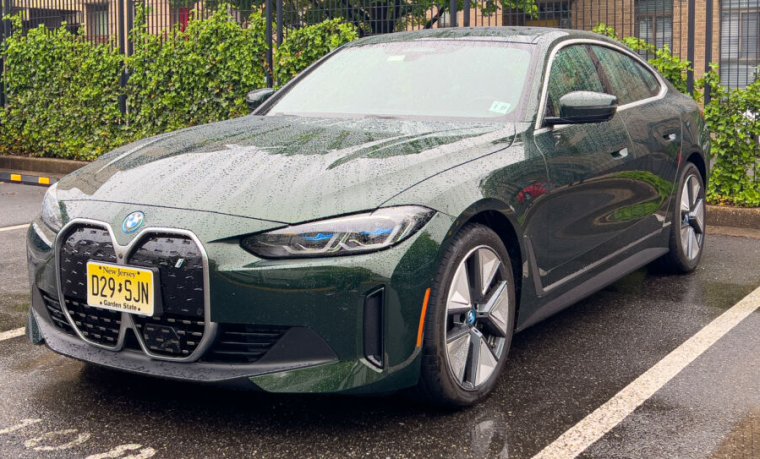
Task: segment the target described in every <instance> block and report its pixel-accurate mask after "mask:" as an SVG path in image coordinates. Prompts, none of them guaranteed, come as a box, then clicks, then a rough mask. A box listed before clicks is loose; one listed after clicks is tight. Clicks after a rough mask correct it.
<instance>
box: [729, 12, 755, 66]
mask: <svg viewBox="0 0 760 459" xmlns="http://www.w3.org/2000/svg"><path fill="white" fill-rule="evenodd" d="M729 14H730V13H729ZM749 14H757V15H760V8H747V9H741V10H739V12H738V15H739V43H738V46H737V48H738V50H739V56H738V58H737V59H736V61H737V62H740V63H746V64H752V63H755V62H759V61H760V57H754V58H753V57H743V56H744V55H745V53H744V51H745V50H744V47H743V46H742V45H743V40H742V38H744V37H745V36H746V37H748V38H749V35H745V33H746V30H745V25H746V24H748V23H749V22H750V21H744V20H743V18H742V17H743V16H746V15H749ZM748 41H749V40H748ZM758 46H759V48H758V49H760V45H758ZM750 54H751V53H746V55H750ZM752 54H757V53H752Z"/></svg>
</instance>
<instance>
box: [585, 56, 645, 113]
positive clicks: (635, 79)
mask: <svg viewBox="0 0 760 459" xmlns="http://www.w3.org/2000/svg"><path fill="white" fill-rule="evenodd" d="M591 52H592V53H593V55H594V56H595V57H596V58H597V60H598V65H600V66H601V69H600V70H601V71H603V72H604V74H605V75H606V77H607V82H608V84H609V86H610V88H609V90H610V92H611V93H612V94H613V95H615V96H617V98H618V104H620V105H625V104H630V103H632V102H636V101H639V100H643V99H648V98H650V97H654V96H656V95H657V94H659V93H660V82H659V81H657V78H656V77H655V76H654V74H652V72H651V71H649V69H647V68H646V67H645V66H643V65H642V64H641V63H640V62H638V61H636V60H635V59H633V58H632V57H630V56H628V55H626V54H624V53H621V52H620V51H617V50H614V49H612V48H607V47H605V46H596V45H594V46H591Z"/></svg>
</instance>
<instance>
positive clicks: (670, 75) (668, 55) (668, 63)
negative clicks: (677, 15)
mask: <svg viewBox="0 0 760 459" xmlns="http://www.w3.org/2000/svg"><path fill="white" fill-rule="evenodd" d="M593 31H594V32H596V33H598V34H601V35H604V36H607V37H609V38H612V39H613V40H617V41H619V42H621V43H623V44H624V45H626V46H628V47H629V48H630V49H631V50H632V51H635V52H637V53H641V54H643V55H645V56H647V57H648V61H649V63H650V64H651V65H652V67H654V68H655V69H657V71H658V72H660V74H661V75H662V76H663V77H665V79H667V80H668V81H670V82H671V83H672V84H673V86H675V87H676V89H678V90H679V91H681V92H683V93H686V92H687V91H688V87H687V83H686V78H687V75H688V72H689V70H692V65H691V62H689V61H687V60H684V59H681V58H680V57H678V56H674V55H673V52H672V51H671V50H670V47H669V46H668V45H665V46H664V47H662V48H659V49H658V48H656V47H655V46H654V45H653V44H651V43H648V42H647V41H645V40H642V39H641V38H637V37H625V38H620V37H619V36H618V34H617V32H616V31H615V29H614V28H612V27H610V26H608V25H607V24H604V23H600V24H598V25H597V26H596V27H594V30H593Z"/></svg>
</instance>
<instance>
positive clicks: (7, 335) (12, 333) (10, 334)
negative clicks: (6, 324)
mask: <svg viewBox="0 0 760 459" xmlns="http://www.w3.org/2000/svg"><path fill="white" fill-rule="evenodd" d="M25 331H26V328H24V327H21V328H16V329H15V330H8V331H4V332H0V341H5V340H7V339H11V338H17V337H19V336H22V335H23V334H24V333H25Z"/></svg>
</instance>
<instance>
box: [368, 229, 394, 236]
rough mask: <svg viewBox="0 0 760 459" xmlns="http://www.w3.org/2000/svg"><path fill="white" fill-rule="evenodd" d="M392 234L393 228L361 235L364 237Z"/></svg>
mask: <svg viewBox="0 0 760 459" xmlns="http://www.w3.org/2000/svg"><path fill="white" fill-rule="evenodd" d="M392 232H393V228H391V229H378V230H375V231H362V233H361V234H363V235H365V236H388V235H389V234H391V233H392Z"/></svg>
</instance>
